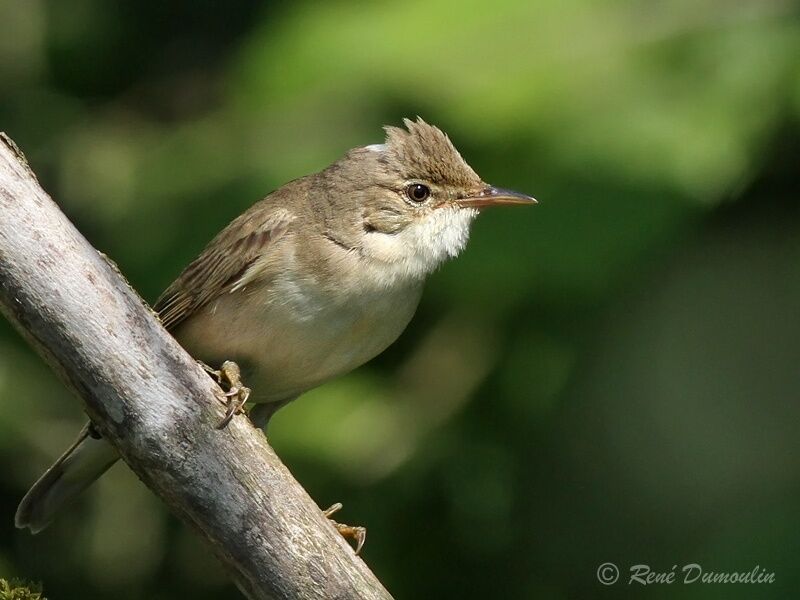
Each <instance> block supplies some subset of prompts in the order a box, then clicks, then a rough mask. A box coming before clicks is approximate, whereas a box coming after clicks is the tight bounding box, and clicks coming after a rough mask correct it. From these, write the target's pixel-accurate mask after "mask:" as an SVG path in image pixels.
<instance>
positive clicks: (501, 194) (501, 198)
mask: <svg viewBox="0 0 800 600" xmlns="http://www.w3.org/2000/svg"><path fill="white" fill-rule="evenodd" d="M456 204H458V205H459V206H461V207H463V208H483V207H484V206H499V205H501V204H538V202H537V201H536V198H532V197H530V196H526V195H525V194H520V193H519V192H512V191H511V190H505V189H503V188H498V187H494V186H491V185H490V186H488V187H485V188H484V189H482V190H481V191H480V192H479V193H477V194H476V195H474V196H469V197H468V198H459V199H458V200H456Z"/></svg>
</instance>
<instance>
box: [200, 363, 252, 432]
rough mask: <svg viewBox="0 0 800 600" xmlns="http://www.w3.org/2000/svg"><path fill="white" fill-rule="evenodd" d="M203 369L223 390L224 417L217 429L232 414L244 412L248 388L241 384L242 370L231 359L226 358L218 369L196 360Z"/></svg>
mask: <svg viewBox="0 0 800 600" xmlns="http://www.w3.org/2000/svg"><path fill="white" fill-rule="evenodd" d="M198 363H200V366H201V367H203V370H205V371H206V373H208V374H209V375H211V376H212V377H213V378H214V379H215V380H216V382H217V383H218V384H219V385H220V387H222V389H223V390H224V392H225V394H224V395H225V406H226V407H227V410H226V411H225V417H224V418H223V419H222V421H220V423H219V425H217V429H225V427H226V426H227V425H228V423H230V422H231V419H233V417H234V415H240V414H242V413H244V404H245V402H247V399H248V398H249V397H250V388H249V387H247V386H245V385H243V384H242V372H241V370H240V369H239V365H237V364H236V363H235V362H233V361H232V360H226V361H225V362H224V363H222V366H221V367H220V368H219V369H212V368H211V367H209V366H208V365H207V364H205V363H204V362H202V361H198Z"/></svg>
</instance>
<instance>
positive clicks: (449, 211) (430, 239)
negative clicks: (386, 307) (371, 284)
mask: <svg viewBox="0 0 800 600" xmlns="http://www.w3.org/2000/svg"><path fill="white" fill-rule="evenodd" d="M477 215H478V211H477V210H475V209H465V208H457V207H442V208H437V209H434V210H433V211H432V212H431V213H429V214H427V215H425V216H424V217H422V218H420V219H418V220H416V221H414V222H413V223H411V224H410V225H408V226H406V227H405V228H404V229H402V230H401V231H399V232H398V233H394V234H386V233H380V232H370V233H367V234H365V236H364V239H363V243H362V246H361V250H362V255H363V257H364V258H365V259H367V261H369V262H371V263H373V266H374V267H375V268H374V276H375V277H376V278H377V279H378V280H379V281H378V282H376V283H380V285H381V286H387V287H389V286H391V285H394V284H397V283H407V282H410V281H420V280H422V279H424V278H425V277H426V276H427V275H429V274H430V273H432V272H433V271H434V270H436V268H437V267H438V266H439V265H440V264H442V263H443V262H444V261H445V260H447V259H450V258H455V257H456V256H458V254H459V252H461V251H462V250H463V249H464V246H466V244H467V240H468V239H469V228H470V225H471V224H472V221H473V219H475V217H476V216H477Z"/></svg>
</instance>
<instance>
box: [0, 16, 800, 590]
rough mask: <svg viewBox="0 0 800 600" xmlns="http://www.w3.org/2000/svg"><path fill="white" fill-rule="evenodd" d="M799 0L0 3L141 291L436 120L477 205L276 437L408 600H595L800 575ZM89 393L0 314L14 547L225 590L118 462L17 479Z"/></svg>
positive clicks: (65, 193) (60, 434)
mask: <svg viewBox="0 0 800 600" xmlns="http://www.w3.org/2000/svg"><path fill="white" fill-rule="evenodd" d="M799 16H800V10H798V6H797V5H796V4H794V3H791V2H788V1H785V0H739V1H737V2H731V1H728V2H726V1H724V0H703V1H700V2H698V1H693V0H691V1H690V0H666V1H664V2H658V3H654V2H648V1H646V0H612V1H609V2H600V3H598V2H591V1H590V0H566V1H563V0H562V1H556V0H538V1H535V2H527V1H523V0H509V1H501V2H492V3H484V2H474V1H462V2H453V1H447V0H428V1H426V2H423V1H421V0H413V1H410V2H398V3H386V2H375V3H359V2H344V1H333V2H327V3H314V2H296V3H265V2H256V1H255V0H232V1H230V2H227V3H222V2H213V1H210V0H194V1H193V2H189V1H188V0H177V1H173V2H169V3H164V2H156V1H155V0H139V1H138V2H135V3H134V2H115V3H110V2H103V1H102V0H60V1H57V0H51V1H44V0H0V129H3V130H5V131H7V132H8V133H9V134H10V135H11V136H12V137H13V138H14V139H15V140H16V141H17V143H18V144H19V145H20V147H21V148H22V149H23V150H24V151H25V152H26V154H27V155H28V158H29V159H30V161H31V164H32V166H33V168H34V170H35V171H36V172H37V174H38V175H39V178H40V180H41V182H42V183H43V185H44V187H45V188H46V189H47V190H48V191H49V192H50V193H51V194H52V195H53V197H54V198H55V199H56V200H57V201H58V202H59V204H60V205H61V206H62V207H63V209H64V211H65V212H66V213H67V214H68V215H69V217H70V218H71V219H72V220H73V221H74V222H75V223H76V225H77V226H78V227H79V228H80V230H81V231H82V232H84V234H85V235H86V236H87V237H88V238H89V240H90V241H91V242H92V243H93V244H95V246H97V247H98V248H99V249H100V250H102V251H104V252H106V253H107V254H109V255H110V256H111V257H112V258H114V259H115V260H116V261H117V262H118V263H119V265H120V268H121V269H122V271H123V272H124V273H126V275H128V277H129V278H130V280H131V282H132V283H133V285H134V286H135V287H137V289H139V290H140V291H141V292H142V294H143V295H144V296H145V297H146V298H148V299H151V300H152V299H154V298H155V297H156V296H157V295H158V293H159V292H160V291H161V290H162V289H163V288H164V287H166V286H167V285H168V284H169V283H170V281H171V279H172V278H173V277H175V276H176V275H177V273H178V272H179V271H180V269H181V268H182V266H184V265H185V264H186V263H187V262H188V261H189V260H191V259H192V258H193V257H194V256H195V255H196V254H197V253H198V252H199V251H200V249H201V248H202V247H203V245H204V244H205V243H206V242H207V241H208V240H209V239H210V238H211V237H212V236H213V234H214V233H216V232H217V231H218V230H219V229H220V228H221V227H222V226H223V225H225V224H226V223H227V222H228V221H229V220H230V219H231V218H232V217H234V216H235V215H237V214H238V213H240V212H241V211H242V210H243V209H244V208H245V207H246V206H248V205H249V204H251V203H252V202H254V201H255V200H257V199H259V198H261V197H262V196H263V195H265V194H266V193H267V192H268V191H269V190H271V189H274V188H275V187H277V186H279V185H280V184H282V183H284V182H285V181H287V180H289V179H292V178H295V177H298V176H301V175H304V174H306V173H309V172H312V171H316V170H318V169H320V168H322V167H323V166H325V165H327V164H328V163H330V162H331V161H333V160H335V159H336V158H338V157H339V156H340V155H341V154H342V153H343V152H344V151H345V150H347V149H348V148H350V147H353V146H356V145H364V144H368V143H374V142H378V141H380V140H381V136H382V132H381V130H380V126H381V125H383V124H387V123H397V122H399V121H400V119H401V118H402V117H404V116H411V117H413V116H415V115H417V114H419V115H421V116H423V117H424V118H425V119H426V120H428V121H429V122H432V123H435V124H437V125H439V126H441V127H442V128H443V129H444V130H445V131H447V132H448V133H449V134H450V136H451V137H452V139H453V140H454V142H455V143H456V145H457V146H458V147H459V149H460V150H461V151H462V154H463V155H464V156H465V157H466V158H467V160H468V161H469V162H470V164H471V165H472V166H473V167H474V168H475V169H476V170H477V171H478V172H479V173H480V174H481V175H482V176H483V178H484V179H485V180H487V181H490V182H493V183H497V184H500V185H503V186H505V187H511V188H516V189H519V190H521V191H525V192H528V193H531V194H534V195H535V196H536V197H538V198H539V199H540V201H541V204H540V205H539V206H538V207H536V208H534V209H531V210H519V211H512V210H509V211H501V210H497V211H496V212H487V213H486V214H485V215H483V216H482V217H481V218H480V219H479V220H478V222H477V223H476V225H475V228H474V231H473V236H472V240H471V242H470V247H469V248H468V250H467V251H466V252H465V253H464V255H463V256H462V257H459V259H458V260H456V261H454V262H453V263H451V264H448V265H446V266H445V267H444V268H443V269H442V270H441V271H440V272H439V273H437V274H436V275H435V276H434V277H433V278H432V280H431V282H430V284H429V286H428V289H427V291H426V295H425V297H424V299H423V303H422V305H421V307H420V310H419V312H418V315H417V317H416V319H415V320H414V321H413V323H412V324H411V326H410V327H409V330H408V331H407V332H406V334H404V336H403V337H402V338H401V340H400V341H399V342H398V343H397V344H395V345H394V346H393V347H392V348H391V349H389V350H388V351H387V352H386V353H385V354H384V355H382V356H381V357H379V358H378V359H376V360H375V361H373V362H372V363H371V364H369V365H368V366H366V367H364V368H362V369H360V370H358V371H357V372H356V373H354V374H352V375H350V376H348V377H345V378H343V379H341V380H339V381H336V382H333V383H331V384H330V385H327V386H325V387H323V388H321V389H319V390H315V391H314V392H312V393H309V394H308V395H307V396H306V397H304V398H303V399H302V400H300V401H298V402H296V403H294V404H292V405H290V406H289V407H288V408H286V409H284V410H283V411H282V412H281V413H279V414H278V416H277V417H276V418H275V420H274V421H273V424H272V425H271V429H270V439H271V441H272V443H273V444H274V445H275V447H276V448H277V450H278V452H279V453H280V454H281V456H283V457H284V459H285V460H286V462H287V463H288V465H289V466H290V468H291V469H292V470H293V472H294V473H295V475H296V476H297V477H298V478H299V479H300V481H301V482H303V484H304V485H305V486H306V487H307V489H308V490H309V492H310V493H311V494H312V496H313V497H314V498H315V499H317V501H318V502H319V504H320V505H324V506H327V505H329V504H331V503H333V502H334V501H342V502H343V503H344V505H345V511H344V513H343V516H342V518H343V519H344V520H345V521H352V522H358V523H359V524H363V525H365V526H367V527H368V529H369V534H370V535H369V542H368V544H367V546H366V548H365V550H364V557H365V560H367V562H368V563H369V564H370V565H371V566H372V567H373V569H374V570H375V571H376V573H377V574H378V576H379V577H380V578H381V579H382V580H383V581H384V582H385V583H386V585H387V586H388V588H389V589H390V590H392V592H393V593H394V594H395V595H396V596H397V597H398V598H419V597H434V598H442V599H444V598H458V599H466V598H490V597H491V598H494V597H502V598H554V599H559V598H573V597H574V598H582V599H583V598H593V597H604V596H609V595H610V594H614V596H615V597H618V596H619V595H620V594H622V593H623V592H624V591H627V592H628V593H630V594H633V595H634V596H639V595H641V594H642V593H644V592H642V591H641V590H640V589H637V588H630V587H629V586H627V585H622V584H618V585H617V586H612V587H609V588H606V587H603V586H601V585H600V584H599V583H598V582H597V580H596V578H595V571H596V569H597V566H598V565H599V564H600V563H603V562H606V561H613V562H615V563H617V564H618V565H620V567H621V568H622V570H623V577H624V574H625V572H626V570H627V567H628V566H629V565H632V564H637V563H646V564H650V565H651V566H652V567H653V569H655V570H662V571H663V570H666V571H668V570H669V569H670V568H671V567H672V565H674V564H678V565H682V564H685V563H688V562H697V563H700V564H702V565H703V566H704V567H705V568H707V569H709V570H712V569H713V570H718V571H719V570H739V571H746V570H750V569H752V568H753V567H754V566H755V565H761V566H762V567H764V568H766V569H767V570H769V571H774V572H775V573H776V583H774V584H772V585H769V586H759V587H758V588H757V589H756V590H755V591H754V590H753V589H751V588H750V587H734V586H720V585H718V586H710V585H706V586H700V585H697V586H682V587H680V588H678V587H676V586H659V587H655V588H654V589H648V590H647V591H646V593H647V594H648V595H651V596H652V597H653V598H661V597H675V596H676V595H681V596H685V597H696V598H714V597H720V598H736V597H747V598H751V597H753V596H754V595H757V596H758V597H760V598H788V597H793V596H794V594H795V590H796V589H797V587H798V586H799V585H800V576H799V575H798V572H797V569H796V563H797V557H798V556H800V517H798V511H797V506H798V503H800V475H799V474H800V436H798V435H797V426H796V424H797V423H798V422H800V402H798V392H799V391H800V369H798V363H799V362H800V310H798V306H800V208H798V202H797V200H798V191H800V187H799V186H798V165H800V160H798V158H800V142H798V140H799V139H800V137H799V136H798V133H800V127H799V126H798V123H799V120H798V117H799V116H800V19H798V17H799ZM81 421H82V416H81V413H80V410H79V407H78V404H77V402H76V401H75V400H74V399H72V398H69V397H68V395H67V393H66V392H65V390H64V389H63V387H62V386H61V385H60V384H59V383H58V381H57V380H55V378H54V377H53V375H52V374H51V373H50V372H49V371H48V370H47V368H46V367H45V366H44V365H43V363H42V362H41V361H40V360H39V359H38V358H37V357H36V356H35V355H33V354H32V352H31V351H30V350H29V349H28V348H27V347H26V346H25V345H24V343H22V341H21V340H20V338H19V337H18V336H17V335H16V334H14V333H13V332H12V331H11V329H10V327H9V326H8V325H7V324H6V323H4V322H3V323H0V469H2V472H3V476H2V477H0V516H2V518H0V576H10V575H12V574H14V575H22V576H25V577H30V578H33V579H36V580H42V581H44V582H45V583H46V586H47V589H48V593H49V594H50V595H51V597H53V598H59V600H67V599H70V598H81V599H87V598H94V597H97V598H104V597H109V596H113V597H116V598H123V599H131V600H133V599H140V598H147V599H148V600H159V599H162V598H163V599H166V598H174V597H178V596H183V595H187V594H191V595H192V596H193V597H195V598H198V599H200V600H202V599H204V598H207V599H212V598H230V597H234V596H235V594H236V593H237V592H236V591H235V590H234V589H233V588H232V586H231V585H230V583H229V582H228V580H227V579H226V577H225V575H224V574H223V573H222V572H221V570H220V569H219V568H218V567H217V565H216V564H215V563H214V561H213V559H212V558H211V557H210V556H209V553H208V551H207V550H206V549H205V548H204V547H202V546H199V545H198V544H197V543H196V541H195V539H194V537H193V536H192V535H191V533H190V532H188V531H187V530H186V529H185V528H184V527H183V526H181V525H180V524H179V523H177V522H175V520H174V519H173V518H171V517H170V516H169V515H168V514H167V513H166V511H165V510H164V509H163V507H162V506H161V504H160V502H159V501H158V500H157V499H156V498H154V497H153V496H152V495H151V494H150V493H149V492H148V491H147V489H146V488H144V487H143V486H142V485H141V484H140V483H139V482H138V481H137V480H136V479H135V477H133V476H132V475H131V474H130V473H129V472H128V471H127V469H126V468H125V467H124V466H121V465H119V466H117V467H115V468H114V469H113V470H112V471H111V472H110V473H109V474H108V476H106V477H104V478H103V479H102V480H101V481H100V482H99V484H98V485H97V486H96V487H95V489H93V490H92V491H91V492H90V493H88V494H87V495H86V498H85V499H84V501H83V502H81V503H79V504H78V505H76V506H75V507H74V508H73V509H71V510H70V511H68V512H67V513H65V514H64V515H63V516H62V518H61V519H60V520H59V521H57V522H56V523H54V525H53V526H52V527H51V528H50V529H48V530H47V531H46V532H44V533H42V534H40V535H39V536H36V537H31V536H29V535H28V534H26V533H24V532H18V531H15V530H14V529H13V514H14V510H15V506H16V503H17V502H18V500H19V498H20V497H21V495H22V494H23V493H24V491H25V490H26V489H27V487H28V486H29V485H30V484H31V482H32V481H33V480H34V479H35V477H36V476H38V475H39V473H40V472H41V471H42V470H43V469H44V468H45V467H46V466H47V465H48V464H49V463H50V462H52V460H53V459H54V458H55V457H56V456H57V455H58V454H59V453H60V452H61V450H63V448H64V447H65V446H66V445H67V444H68V443H69V442H70V441H71V438H72V436H73V435H74V434H75V433H76V431H77V429H78V427H79V426H80V424H81Z"/></svg>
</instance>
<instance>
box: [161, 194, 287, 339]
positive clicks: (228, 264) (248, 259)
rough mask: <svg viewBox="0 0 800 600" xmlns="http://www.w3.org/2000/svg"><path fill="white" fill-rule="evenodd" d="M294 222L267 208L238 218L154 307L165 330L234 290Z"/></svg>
mask: <svg viewBox="0 0 800 600" xmlns="http://www.w3.org/2000/svg"><path fill="white" fill-rule="evenodd" d="M293 220H294V216H293V215H292V214H291V213H290V212H288V211H286V210H281V209H279V210H265V209H264V207H263V205H256V206H254V207H253V208H252V209H250V210H249V211H247V212H246V213H244V214H243V215H241V216H239V217H238V218H236V219H234V220H233V221H232V222H231V224H230V225H228V226H227V227H226V228H225V229H223V230H222V231H221V232H220V233H219V234H218V235H217V237H215V238H214V239H213V240H212V241H211V242H210V243H209V244H208V246H206V249H205V250H203V252H202V253H201V254H200V256H198V257H197V258H196V259H195V260H194V261H193V262H192V263H191V264H189V266H188V267H186V268H185V269H184V270H183V272H182V273H181V274H180V276H179V277H178V278H177V279H176V280H175V281H174V282H173V284H172V285H170V286H169V287H168V288H167V290H166V291H165V292H164V293H163V294H162V295H161V297H160V298H159V299H158V300H157V301H156V304H155V306H154V307H153V308H154V310H155V311H156V312H157V313H158V316H159V317H160V318H161V322H162V323H163V324H164V327H166V328H167V329H172V328H174V327H175V326H176V325H178V324H179V323H181V322H182V321H183V320H184V319H186V318H187V317H188V316H189V315H191V314H192V313H194V312H195V311H196V310H197V309H198V308H200V307H202V306H204V305H205V304H206V303H208V302H209V301H210V300H212V299H214V298H215V297H217V296H219V295H220V294H222V293H224V292H227V291H230V290H233V289H234V288H235V287H236V286H237V283H238V282H240V280H241V279H242V278H243V277H245V275H246V273H247V271H248V269H249V268H250V267H252V266H253V264H254V263H255V262H256V260H257V259H258V258H259V257H261V256H263V255H264V253H265V252H267V251H268V249H269V248H270V246H272V245H273V244H274V242H275V241H276V240H277V239H278V238H280V237H281V236H282V235H283V234H284V233H285V232H286V229H287V228H288V225H289V223H291V222H292V221H293Z"/></svg>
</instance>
